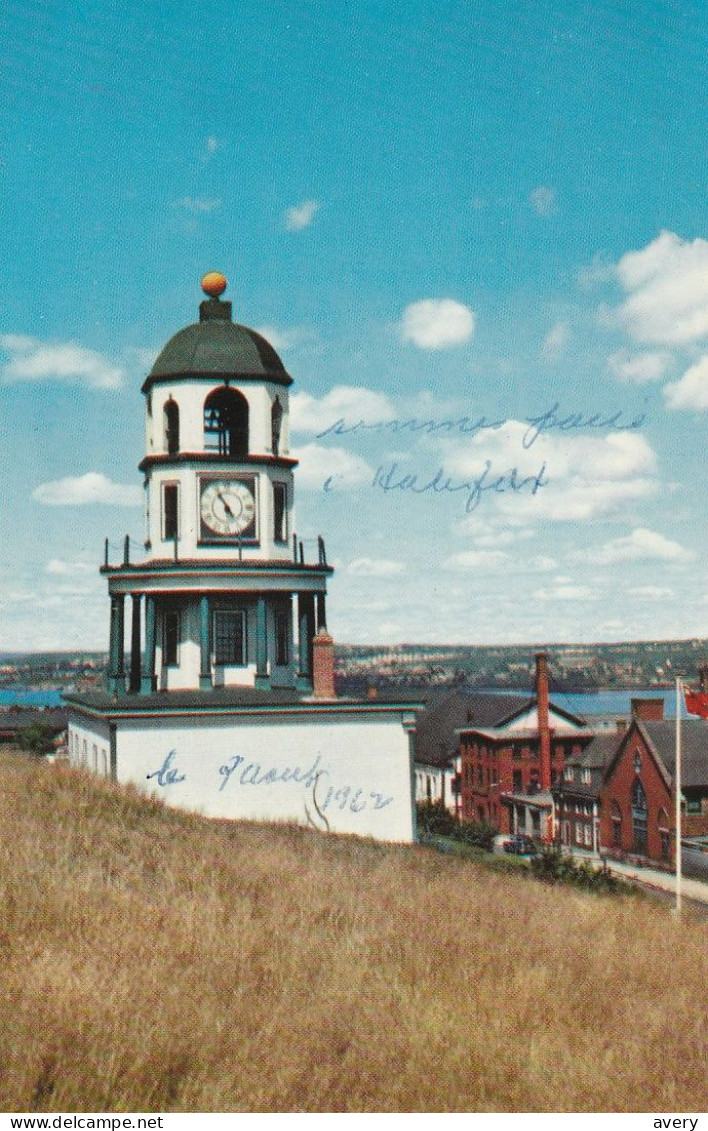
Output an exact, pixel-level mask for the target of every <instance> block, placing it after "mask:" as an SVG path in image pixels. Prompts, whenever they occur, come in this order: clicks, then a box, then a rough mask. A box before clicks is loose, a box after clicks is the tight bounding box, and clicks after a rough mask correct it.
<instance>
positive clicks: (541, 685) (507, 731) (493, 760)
mask: <svg viewBox="0 0 708 1131" xmlns="http://www.w3.org/2000/svg"><path fill="white" fill-rule="evenodd" d="M458 733H459V751H460V791H461V816H462V819H463V820H487V821H490V822H491V823H492V824H494V825H496V826H497V828H499V830H500V831H501V832H503V833H511V832H525V833H528V834H529V835H531V836H536V837H545V838H550V837H552V836H553V816H552V812H553V798H552V796H551V787H552V786H553V785H554V783H555V782H557V781H558V780H559V778H560V776H561V774H562V773H563V770H564V768H565V764H566V760H567V759H568V758H570V757H571V756H573V755H579V754H580V753H581V751H582V750H583V749H584V747H585V746H587V745H588V743H589V742H590V741H591V739H592V732H591V731H589V730H588V729H587V727H586V726H585V723H584V721H583V720H582V719H579V718H577V717H576V716H575V715H571V714H570V713H569V712H567V711H563V710H561V708H559V707H556V706H555V705H554V704H552V703H551V702H550V700H549V691H548V663H547V657H546V655H545V653H543V652H539V653H538V655H537V656H536V695H535V697H534V698H533V699H529V700H527V701H526V702H521V703H519V704H518V706H517V707H516V709H515V710H514V711H512V712H510V713H508V714H507V715H505V717H503V718H500V719H499V720H498V721H497V722H496V724H495V725H494V726H490V727H480V726H474V727H465V728H463V729H461V730H460V731H459V732H458Z"/></svg>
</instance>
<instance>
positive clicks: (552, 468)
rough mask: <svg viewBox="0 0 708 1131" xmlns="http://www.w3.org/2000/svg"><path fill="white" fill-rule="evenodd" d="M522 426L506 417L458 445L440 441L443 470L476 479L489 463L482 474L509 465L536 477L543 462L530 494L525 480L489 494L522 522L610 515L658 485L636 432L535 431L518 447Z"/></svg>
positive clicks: (504, 511)
mask: <svg viewBox="0 0 708 1131" xmlns="http://www.w3.org/2000/svg"><path fill="white" fill-rule="evenodd" d="M527 431H528V426H527V425H526V424H524V423H522V422H521V421H518V420H511V421H508V422H507V423H506V424H505V426H504V427H503V428H500V429H485V430H484V431H482V432H479V433H478V434H477V435H476V436H474V437H471V438H470V439H468V440H467V441H466V442H465V443H464V444H462V443H460V442H458V441H445V442H443V443H442V445H441V447H442V450H443V462H444V467H445V471H446V472H448V473H449V474H450V475H451V476H456V477H458V478H462V479H465V480H467V479H469V478H476V477H478V476H479V475H481V474H482V473H483V472H484V469H485V464H486V462H489V463H490V464H491V470H490V472H489V479H490V480H491V481H494V478H495V476H496V477H498V476H500V475H503V474H504V473H505V472H506V471H508V470H510V469H512V468H515V469H516V470H517V476H518V477H520V478H523V477H528V476H537V475H538V474H539V472H540V470H541V468H542V467H543V465H544V464H545V473H544V476H545V478H546V479H547V484H546V485H545V486H544V487H541V488H539V489H538V490H537V492H536V494H535V495H532V494H531V487H530V485H528V486H527V488H526V489H522V490H519V491H518V492H513V491H509V490H507V491H504V492H500V493H496V492H492V491H490V492H489V496H488V498H490V499H493V500H494V501H495V503H496V506H497V507H498V509H499V511H500V512H501V513H502V514H504V515H505V516H507V517H509V518H513V517H514V516H516V517H521V518H525V519H526V520H527V521H528V519H529V517H530V516H531V515H532V516H533V517H534V519H536V518H545V519H550V520H552V521H553V520H557V521H573V520H587V519H591V518H597V517H599V516H602V515H608V514H612V513H613V512H615V511H617V510H618V509H620V507H621V506H622V505H623V504H624V503H626V502H628V501H631V500H637V499H643V498H647V497H648V496H649V495H651V494H653V493H655V491H656V490H657V489H658V484H657V482H656V480H655V479H654V478H653V474H654V471H655V467H656V456H655V454H654V452H653V450H652V449H651V447H650V446H649V444H648V442H647V440H646V439H645V437H644V436H642V435H640V434H639V433H637V432H628V431H625V432H612V433H609V434H608V435H604V436H597V435H593V436H587V435H580V436H569V435H565V436H563V435H550V434H548V433H546V434H545V435H542V436H540V437H539V438H538V439H537V440H536V442H535V443H534V444H532V445H531V447H529V448H524V447H523V438H524V436H525V435H526V434H527Z"/></svg>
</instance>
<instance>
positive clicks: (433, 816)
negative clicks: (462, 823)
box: [417, 801, 459, 836]
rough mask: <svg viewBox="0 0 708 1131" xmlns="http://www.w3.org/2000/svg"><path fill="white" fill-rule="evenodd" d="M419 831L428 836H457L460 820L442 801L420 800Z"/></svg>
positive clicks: (418, 808)
mask: <svg viewBox="0 0 708 1131" xmlns="http://www.w3.org/2000/svg"><path fill="white" fill-rule="evenodd" d="M417 810H418V832H419V833H421V834H423V835H428V836H455V834H456V830H457V828H458V825H459V822H458V820H457V818H456V817H455V816H454V815H453V814H452V813H450V811H449V810H448V809H446V808H445V805H444V804H443V802H442V801H419V802H418V805H417Z"/></svg>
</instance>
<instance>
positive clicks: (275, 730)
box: [68, 690, 415, 843]
mask: <svg viewBox="0 0 708 1131" xmlns="http://www.w3.org/2000/svg"><path fill="white" fill-rule="evenodd" d="M234 694H235V693H234V692H233V690H232V693H231V698H233V697H234ZM251 697H252V698H254V697H255V696H254V695H253V693H252V695H251ZM176 698H177V697H176V695H175V693H171V694H170V696H169V701H170V706H169V708H168V707H167V706H165V705H163V704H160V706H162V707H163V709H162V710H161V711H160V710H157V711H156V710H155V709H154V706H155V700H156V699H159V696H150V697H145V696H125V697H122V698H120V699H112V698H111V697H109V696H106V695H97V696H90V697H89V696H86V697H83V696H82V697H81V699H79V698H73V697H72V698H71V699H69V700H68V705H69V708H70V717H69V757H70V760H71V762H72V764H73V765H83V766H86V767H87V768H90V769H92V770H94V771H95V772H97V773H99V774H105V775H106V776H110V777H112V778H114V779H115V780H116V781H119V782H124V783H125V782H132V783H133V784H134V785H135V786H137V787H138V788H139V789H141V790H142V791H143V792H145V793H146V794H147V795H152V796H156V797H161V798H163V799H164V801H165V802H166V803H167V804H168V805H172V806H176V807H178V808H181V809H186V810H190V811H194V812H198V813H201V814H203V815H204V816H206V817H219V818H228V819H233V820H259V821H282V822H295V823H298V824H301V825H309V826H312V827H315V828H317V829H322V830H324V831H331V832H337V833H354V834H356V835H358V836H368V837H374V838H375V839H377V840H382V841H395V842H403V843H408V842H411V841H413V840H415V809H414V803H413V794H414V784H413V770H412V761H411V757H412V756H411V743H410V735H411V733H412V730H413V725H414V719H415V715H414V713H413V709H412V706H411V705H405V706H404V705H392V704H386V703H381V702H379V701H375V702H371V703H369V702H368V701H367V702H353V701H350V702H347V701H346V700H331V701H327V702H318V701H313V700H306V699H298V698H297V697H296V696H295V695H292V696H290V697H289V698H290V700H291V701H290V702H289V703H284V702H279V703H278V704H273V703H272V702H267V700H268V699H269V698H272V697H271V696H268V695H265V694H264V695H263V696H262V697H261V698H262V700H263V703H262V704H259V705H258V706H256V705H247V704H241V705H235V704H233V703H232V704H230V705H227V704H225V703H222V704H220V705H215V704H214V702H213V700H214V692H211V693H209V695H206V696H204V700H205V703H204V705H203V706H202V705H201V704H200V705H199V706H195V707H192V708H191V709H190V707H189V705H187V704H185V705H184V706H182V707H181V708H180V707H179V706H178V705H177V704H175V699H176ZM192 698H196V697H195V696H192ZM280 698H281V700H282V699H285V698H286V696H285V695H282V696H281V697H280ZM206 700H209V701H210V702H209V705H207V702H206Z"/></svg>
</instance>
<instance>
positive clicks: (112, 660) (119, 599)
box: [108, 595, 125, 695]
mask: <svg viewBox="0 0 708 1131" xmlns="http://www.w3.org/2000/svg"><path fill="white" fill-rule="evenodd" d="M124 608H125V606H124V598H123V596H122V595H117V596H116V595H114V596H112V597H111V629H110V640H109V645H108V688H109V690H110V691H112V692H114V694H116V695H121V694H122V693H123V692H124V691H125V666H124V658H123V633H124V631H125V619H124Z"/></svg>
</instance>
